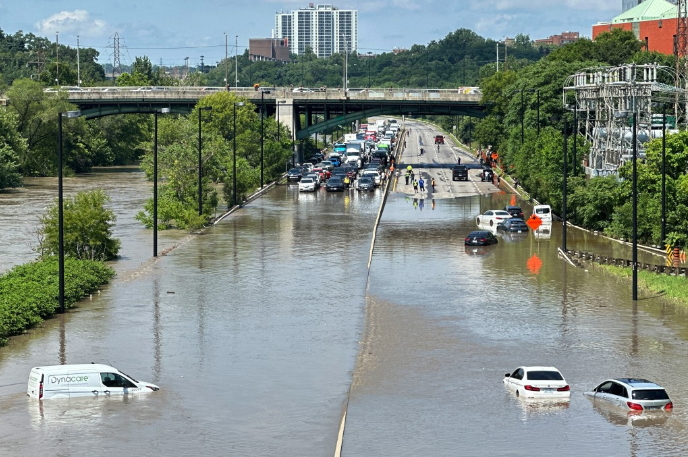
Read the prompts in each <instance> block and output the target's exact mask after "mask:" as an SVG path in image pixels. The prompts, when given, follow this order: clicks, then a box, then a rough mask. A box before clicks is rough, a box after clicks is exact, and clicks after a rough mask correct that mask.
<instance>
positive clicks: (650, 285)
mask: <svg viewBox="0 0 688 457" xmlns="http://www.w3.org/2000/svg"><path fill="white" fill-rule="evenodd" d="M595 267H596V268H601V269H602V270H604V271H606V272H607V273H609V274H611V275H612V276H616V277H618V278H631V277H632V275H633V271H632V270H631V268H626V267H617V266H614V265H600V264H595ZM638 287H639V288H642V289H645V290H649V291H651V292H655V293H657V294H662V295H663V296H664V297H667V298H671V299H672V300H676V301H677V302H679V303H681V304H683V305H686V306H688V279H686V278H684V277H683V276H669V275H666V274H657V273H652V272H649V271H644V270H638Z"/></svg>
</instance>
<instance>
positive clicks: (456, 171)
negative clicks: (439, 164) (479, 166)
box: [452, 165, 468, 181]
mask: <svg viewBox="0 0 688 457" xmlns="http://www.w3.org/2000/svg"><path fill="white" fill-rule="evenodd" d="M456 180H459V181H468V167H467V166H466V165H454V168H452V181H456Z"/></svg>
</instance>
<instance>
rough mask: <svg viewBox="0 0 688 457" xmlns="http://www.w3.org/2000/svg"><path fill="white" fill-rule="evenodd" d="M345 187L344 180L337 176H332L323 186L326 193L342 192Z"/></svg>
mask: <svg viewBox="0 0 688 457" xmlns="http://www.w3.org/2000/svg"><path fill="white" fill-rule="evenodd" d="M345 189H346V185H345V184H344V180H343V179H342V178H340V177H339V176H332V177H331V178H330V179H329V180H328V181H327V184H325V190H326V191H327V192H344V190H345Z"/></svg>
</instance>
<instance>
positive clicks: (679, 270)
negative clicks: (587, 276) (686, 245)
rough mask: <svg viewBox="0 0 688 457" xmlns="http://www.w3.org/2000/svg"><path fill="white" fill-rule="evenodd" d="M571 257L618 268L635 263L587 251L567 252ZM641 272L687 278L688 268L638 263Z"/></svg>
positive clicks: (577, 261)
mask: <svg viewBox="0 0 688 457" xmlns="http://www.w3.org/2000/svg"><path fill="white" fill-rule="evenodd" d="M567 253H568V255H569V257H570V258H571V260H572V261H573V262H574V263H581V262H582V261H588V262H595V263H599V264H604V265H616V266H618V267H628V268H630V267H632V266H633V261H632V260H628V259H617V258H614V257H609V256H606V255H600V254H595V253H593V252H586V251H574V250H568V251H567ZM638 269H639V270H646V271H651V272H654V273H660V274H666V275H671V276H686V273H687V271H688V268H686V267H675V266H669V265H658V264H650V263H641V262H638Z"/></svg>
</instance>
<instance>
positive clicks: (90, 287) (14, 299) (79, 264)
mask: <svg viewBox="0 0 688 457" xmlns="http://www.w3.org/2000/svg"><path fill="white" fill-rule="evenodd" d="M114 275H115V272H114V270H113V269H112V268H110V267H108V266H106V265H105V264H103V263H102V262H96V261H92V260H77V259H72V258H67V259H65V297H64V301H65V307H67V308H71V307H72V306H74V303H76V302H77V301H79V300H80V299H81V298H83V297H84V296H85V295H87V294H89V293H91V292H93V291H95V290H97V289H98V288H99V287H100V286H101V285H103V284H106V283H107V282H108V281H109V280H110V279H111V278H112V277H113V276H114ZM58 295H59V278H58V262H57V258H55V257H48V258H46V259H45V260H42V261H37V262H32V263H28V264H25V265H19V266H17V267H15V268H13V269H12V270H10V271H9V272H7V273H6V274H4V275H2V276H0V346H4V345H5V344H7V339H8V337H9V336H12V335H18V334H20V333H23V332H24V331H25V330H27V329H29V328H32V327H35V326H36V325H38V324H40V323H41V322H43V320H44V319H46V318H48V317H50V316H52V315H54V314H55V312H56V311H57V310H58V308H59V300H58Z"/></svg>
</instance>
